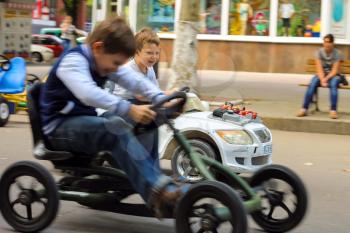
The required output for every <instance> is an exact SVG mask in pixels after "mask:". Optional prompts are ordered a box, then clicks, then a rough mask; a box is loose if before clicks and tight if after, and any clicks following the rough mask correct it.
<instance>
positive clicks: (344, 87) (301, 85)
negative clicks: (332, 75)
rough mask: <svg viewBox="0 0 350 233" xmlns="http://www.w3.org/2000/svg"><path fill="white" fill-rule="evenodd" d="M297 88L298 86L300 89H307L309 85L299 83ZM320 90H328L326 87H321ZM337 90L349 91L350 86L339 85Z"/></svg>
mask: <svg viewBox="0 0 350 233" xmlns="http://www.w3.org/2000/svg"><path fill="white" fill-rule="evenodd" d="M299 86H300V87H308V86H309V84H306V83H300V84H299ZM321 88H328V87H321ZM339 89H345V90H350V86H342V85H340V86H339Z"/></svg>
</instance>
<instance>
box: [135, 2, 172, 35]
mask: <svg viewBox="0 0 350 233" xmlns="http://www.w3.org/2000/svg"><path fill="white" fill-rule="evenodd" d="M174 22H175V0H139V1H137V27H136V28H137V30H140V29H141V28H142V27H150V28H152V29H153V30H154V31H156V32H173V31H174Z"/></svg>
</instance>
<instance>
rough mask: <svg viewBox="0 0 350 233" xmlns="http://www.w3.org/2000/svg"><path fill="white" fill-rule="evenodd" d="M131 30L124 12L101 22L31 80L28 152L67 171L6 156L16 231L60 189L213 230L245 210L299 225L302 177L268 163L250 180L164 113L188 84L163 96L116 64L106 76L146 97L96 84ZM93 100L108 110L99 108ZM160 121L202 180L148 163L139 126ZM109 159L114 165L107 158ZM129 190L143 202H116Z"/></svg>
mask: <svg viewBox="0 0 350 233" xmlns="http://www.w3.org/2000/svg"><path fill="white" fill-rule="evenodd" d="M132 38H133V35H132V32H131V30H130V29H129V28H128V27H127V26H126V24H125V22H124V21H123V20H121V19H119V18H116V19H111V20H106V21H104V22H101V23H100V24H99V25H98V26H97V28H96V29H95V30H94V32H93V33H92V34H91V37H90V38H88V40H87V42H88V44H87V45H83V46H79V47H78V48H76V49H73V50H71V51H70V52H69V53H68V54H66V55H65V56H63V57H62V58H61V59H60V60H58V62H57V63H56V65H54V67H53V69H52V71H51V72H50V75H49V78H48V80H47V82H46V83H45V84H44V85H42V84H37V85H34V86H33V88H32V89H31V91H30V92H29V93H28V104H29V106H30V107H29V115H30V121H31V125H32V133H33V138H34V155H35V157H36V158H38V159H45V160H51V161H52V163H53V164H54V166H55V168H56V169H59V170H62V171H63V172H65V174H66V175H65V176H64V177H63V178H62V179H61V180H60V181H59V182H58V184H56V183H55V181H54V180H53V178H52V176H51V175H50V173H48V172H47V170H46V169H45V168H43V167H42V166H41V165H38V164H37V163H33V162H28V161H24V162H18V163H16V164H14V165H12V166H10V167H9V168H8V169H7V170H6V171H5V172H4V173H3V174H2V177H1V180H0V186H1V190H0V202H1V203H2V206H1V213H2V214H3V216H4V219H5V220H6V221H7V222H8V223H9V224H10V225H11V226H12V227H13V228H15V229H16V230H18V231H21V232H36V231H40V230H42V229H44V228H45V227H47V226H48V225H49V224H50V223H51V222H52V221H53V220H54V218H55V216H56V214H57V211H58V205H59V198H61V199H62V200H70V201H76V202H78V203H80V204H82V205H86V206H89V207H92V208H95V209H100V210H106V211H113V212H117V213H124V214H131V215H138V216H148V217H150V216H156V217H158V218H175V219H176V231H177V232H179V233H180V232H181V233H187V232H218V230H219V231H220V230H221V229H222V228H221V227H222V226H223V225H228V227H229V229H230V230H229V231H231V232H234V233H245V232H247V217H246V213H250V214H252V217H253V219H254V220H255V221H256V222H257V223H258V225H260V226H261V227H262V228H263V229H265V230H267V231H270V232H285V231H288V230H290V229H292V228H294V227H295V226H297V225H298V224H299V223H300V221H301V220H302V219H303V217H304V215H305V212H306V207H307V196H306V190H305V188H304V185H303V184H302V182H301V180H300V179H299V178H298V177H297V176H296V175H295V174H294V173H293V172H292V171H290V170H289V169H287V168H285V167H282V166H277V165H272V166H266V167H264V168H263V169H261V170H259V171H257V173H256V174H254V175H253V177H252V178H251V180H250V185H248V183H246V182H245V181H244V180H243V179H242V178H240V177H238V176H237V175H236V174H234V173H232V171H231V170H230V169H229V168H227V167H223V166H222V165H221V164H220V163H218V162H216V161H215V160H212V159H210V158H206V157H201V156H199V155H197V154H196V153H195V152H194V151H193V149H192V148H191V146H190V144H189V143H188V142H187V141H186V139H185V138H184V137H183V136H182V134H181V133H180V132H179V131H177V130H176V129H175V128H174V127H173V125H172V123H171V122H170V121H169V118H170V117H171V116H173V115H174V113H177V112H179V111H180V110H179V109H181V108H182V105H183V104H184V102H185V100H186V94H185V93H183V92H175V93H173V94H172V95H170V96H164V95H162V93H161V92H160V91H158V90H157V89H154V87H153V86H152V85H150V84H149V83H147V82H142V80H141V79H138V78H137V77H134V75H133V74H130V73H128V71H127V70H123V69H120V70H118V72H117V73H115V74H113V75H115V76H113V75H112V77H109V78H111V79H113V78H118V79H119V83H122V84H123V85H124V86H125V87H126V88H128V89H129V90H138V91H141V92H142V94H143V95H144V96H147V97H148V98H149V99H151V100H152V102H153V105H152V106H144V105H139V106H135V105H131V104H129V103H128V102H127V101H122V100H120V99H119V98H118V97H116V96H113V95H110V94H108V93H107V92H105V91H103V90H102V89H101V88H100V87H102V86H103V82H104V80H105V76H106V75H107V74H109V73H112V72H115V71H116V70H117V68H118V66H119V65H121V64H123V63H124V62H125V61H126V60H127V59H128V57H129V56H130V55H132V54H133V52H134V49H133V43H132ZM117 42H119V43H117ZM134 79H135V80H134ZM100 89H101V91H100ZM174 99H177V101H175V102H172V101H171V100H174ZM96 107H100V108H105V109H108V112H107V113H106V114H104V115H103V116H101V117H98V116H96V112H95V110H94V108H96ZM151 122H153V123H152V124H150V123H151ZM133 123H135V124H136V126H133ZM162 123H165V124H167V125H168V126H169V127H170V129H171V130H172V131H173V133H174V137H175V138H176V140H177V142H178V143H179V145H180V146H181V147H182V148H183V149H184V150H185V152H186V154H187V155H188V156H189V158H190V160H191V161H192V163H193V166H194V167H196V168H197V169H198V171H199V172H200V174H201V175H202V176H203V177H204V178H205V179H206V181H202V182H199V183H198V184H195V185H191V186H190V185H188V184H182V183H176V182H174V181H172V180H171V179H170V178H169V177H167V176H165V175H164V174H162V173H161V171H160V169H159V168H158V164H155V156H157V155H152V154H151V153H150V151H156V150H150V151H148V150H146V149H145V148H144V147H143V146H142V142H140V141H139V139H138V135H140V134H142V133H144V132H147V131H149V130H156V129H157V127H158V125H160V124H162ZM154 146H156V145H154ZM106 152H107V153H106ZM106 160H107V161H112V163H114V164H116V165H117V166H118V167H119V168H120V169H117V168H115V167H106V166H104V161H106ZM214 173H215V175H217V174H219V175H221V176H224V177H225V178H226V179H225V181H226V182H227V184H224V183H220V182H217V181H215V179H216V178H215V176H214V175H213V174H214ZM22 177H32V180H33V182H31V184H29V185H25V184H24V183H23V182H21V178H22ZM279 183H281V184H283V186H279V185H278V184H279ZM250 186H251V187H250ZM281 187H282V188H283V189H281ZM286 188H287V189H288V190H287V191H286ZM236 190H237V192H236ZM135 192H138V193H139V194H140V195H141V197H142V198H143V199H144V201H145V203H146V205H139V204H132V203H125V202H122V201H123V200H124V199H125V198H126V197H128V196H129V195H131V194H134V193H135ZM237 193H240V196H238V194H237ZM289 195H290V196H291V198H292V200H293V201H290V200H288V197H289ZM263 200H264V201H263ZM34 208H35V210H34ZM276 210H277V211H276ZM224 230H225V232H227V228H225V229H224Z"/></svg>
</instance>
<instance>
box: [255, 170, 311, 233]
mask: <svg viewBox="0 0 350 233" xmlns="http://www.w3.org/2000/svg"><path fill="white" fill-rule="evenodd" d="M270 179H274V180H282V181H284V182H285V183H287V184H288V185H289V186H290V187H291V188H292V193H293V195H294V196H295V197H294V198H295V202H296V203H295V208H294V210H290V209H289V208H288V209H289V211H290V212H291V213H290V214H288V217H287V218H284V219H273V216H272V215H271V217H270V218H269V216H268V215H269V213H268V214H265V213H264V212H263V210H261V211H256V212H253V213H252V214H251V215H252V217H253V219H254V221H255V222H256V223H257V224H258V225H259V226H260V227H261V228H263V229H264V230H265V231H267V232H286V231H289V230H291V229H293V228H294V227H296V226H297V225H298V224H299V223H300V222H301V221H302V219H303V218H304V216H305V214H306V211H307V205H308V197H307V191H306V188H305V186H304V184H303V182H302V181H301V179H300V178H299V177H298V176H297V175H296V174H295V173H294V172H293V171H292V170H290V169H289V168H287V167H284V166H281V165H269V166H266V167H263V168H262V169H260V170H258V171H257V172H256V173H255V174H254V175H253V177H252V178H251V181H250V185H251V186H252V187H253V188H255V187H257V190H258V189H259V186H260V187H261V185H263V183H264V182H266V181H268V180H270ZM263 193H264V194H263V197H262V198H263V199H265V200H268V197H267V196H266V195H265V194H267V193H269V194H274V193H273V187H270V189H269V192H266V190H265V191H263ZM282 197H284V196H282ZM283 201H286V199H285V198H283V200H282V202H283ZM283 203H284V202H283ZM270 204H271V203H270ZM270 204H269V205H270ZM284 204H285V203H284ZM286 206H287V205H286ZM287 207H288V206H287ZM271 209H272V208H270V209H269V212H270V211H271ZM273 211H274V210H272V213H273ZM284 211H285V212H286V213H288V212H287V211H286V210H284Z"/></svg>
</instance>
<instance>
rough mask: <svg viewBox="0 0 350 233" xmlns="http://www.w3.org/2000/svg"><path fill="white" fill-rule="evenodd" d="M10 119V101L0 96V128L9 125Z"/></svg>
mask: <svg viewBox="0 0 350 233" xmlns="http://www.w3.org/2000/svg"><path fill="white" fill-rule="evenodd" d="M9 118H10V108H9V103H8V101H7V100H6V99H5V98H4V97H1V96H0V127H3V126H5V125H6V124H7V122H8V120H9Z"/></svg>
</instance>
